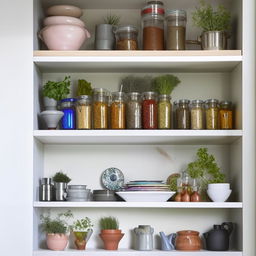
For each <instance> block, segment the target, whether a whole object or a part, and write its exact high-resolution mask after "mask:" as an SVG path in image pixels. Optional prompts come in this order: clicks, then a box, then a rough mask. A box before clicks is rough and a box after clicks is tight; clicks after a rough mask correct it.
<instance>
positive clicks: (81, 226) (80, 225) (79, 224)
mask: <svg viewBox="0 0 256 256" xmlns="http://www.w3.org/2000/svg"><path fill="white" fill-rule="evenodd" d="M92 227H93V225H92V223H91V220H90V219H89V218H88V217H85V218H83V219H80V220H76V221H75V222H74V223H73V225H72V230H73V231H87V230H88V229H91V228H92Z"/></svg>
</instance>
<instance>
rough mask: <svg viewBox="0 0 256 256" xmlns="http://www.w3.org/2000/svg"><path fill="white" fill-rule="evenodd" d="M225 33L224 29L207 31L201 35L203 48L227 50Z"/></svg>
mask: <svg viewBox="0 0 256 256" xmlns="http://www.w3.org/2000/svg"><path fill="white" fill-rule="evenodd" d="M227 39H228V36H227V33H226V32H225V31H207V32H203V34H202V36H201V45H202V49H203V50H227Z"/></svg>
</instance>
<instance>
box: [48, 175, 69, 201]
mask: <svg viewBox="0 0 256 256" xmlns="http://www.w3.org/2000/svg"><path fill="white" fill-rule="evenodd" d="M52 180H53V181H54V188H55V200H56V201H65V200H66V197H67V184H68V183H69V182H70V181H71V179H70V178H69V177H68V176H67V175H66V174H65V173H63V172H57V173H55V175H54V176H53V178H52Z"/></svg>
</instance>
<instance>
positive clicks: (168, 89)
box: [153, 75, 180, 95]
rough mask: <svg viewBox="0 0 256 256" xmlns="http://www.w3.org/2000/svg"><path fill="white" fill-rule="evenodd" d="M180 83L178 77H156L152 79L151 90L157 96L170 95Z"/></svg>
mask: <svg viewBox="0 0 256 256" xmlns="http://www.w3.org/2000/svg"><path fill="white" fill-rule="evenodd" d="M179 83H180V80H179V79H178V77H176V76H173V75H163V76H158V77H156V78H155V79H154V84H153V90H154V91H155V92H157V93H159V94H169V95H170V94H171V93H172V91H173V89H174V88H175V87H176V86H177V85H178V84H179Z"/></svg>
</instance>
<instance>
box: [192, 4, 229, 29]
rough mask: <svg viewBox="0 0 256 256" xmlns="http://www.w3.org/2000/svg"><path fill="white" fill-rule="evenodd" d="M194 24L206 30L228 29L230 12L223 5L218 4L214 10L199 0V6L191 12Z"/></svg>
mask: <svg viewBox="0 0 256 256" xmlns="http://www.w3.org/2000/svg"><path fill="white" fill-rule="evenodd" d="M192 19H193V22H194V25H195V26H197V27H200V28H202V29H203V31H204V32H206V31H227V30H229V29H230V22H231V14H230V12H229V11H228V10H227V9H226V8H225V7H224V6H223V5H218V7H217V9H216V10H214V9H213V7H212V6H211V5H210V4H207V3H206V2H205V1H204V0H201V1H200V7H197V8H196V11H195V12H194V13H193V14H192Z"/></svg>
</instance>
